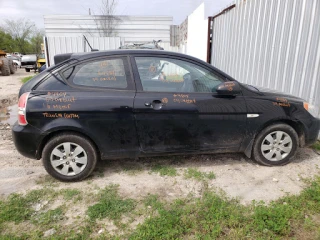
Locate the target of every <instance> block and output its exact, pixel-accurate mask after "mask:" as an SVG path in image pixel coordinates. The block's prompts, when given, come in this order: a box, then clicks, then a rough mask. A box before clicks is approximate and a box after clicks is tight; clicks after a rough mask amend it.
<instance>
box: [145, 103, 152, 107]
mask: <svg viewBox="0 0 320 240" xmlns="http://www.w3.org/2000/svg"><path fill="white" fill-rule="evenodd" d="M144 105H145V106H146V107H152V105H151V103H149V102H146V103H144Z"/></svg>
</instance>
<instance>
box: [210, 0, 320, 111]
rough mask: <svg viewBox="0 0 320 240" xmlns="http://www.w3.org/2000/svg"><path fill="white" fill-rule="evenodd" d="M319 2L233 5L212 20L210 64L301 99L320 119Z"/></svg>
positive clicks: (258, 0)
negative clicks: (306, 102) (309, 104)
mask: <svg viewBox="0 0 320 240" xmlns="http://www.w3.org/2000/svg"><path fill="white" fill-rule="evenodd" d="M319 26H320V1H319V0H268V1H265V0H236V5H235V7H233V8H230V7H229V8H228V9H227V10H226V11H223V12H222V13H221V14H219V15H217V16H216V17H215V18H214V20H213V32H212V34H213V35H212V53H211V63H212V64H213V65H214V66H216V67H218V68H219V69H221V70H223V71H225V72H227V73H228V74H230V75H231V76H233V77H234V78H235V79H237V80H239V81H240V82H244V83H249V84H253V85H257V86H262V87H267V88H271V89H275V90H279V91H283V92H286V93H289V94H293V95H295V96H298V97H301V98H303V99H305V100H306V101H308V102H309V103H311V104H312V105H313V106H314V108H313V109H312V111H313V112H314V113H315V114H316V115H318V116H319V117H320V70H319V69H320V27H319Z"/></svg>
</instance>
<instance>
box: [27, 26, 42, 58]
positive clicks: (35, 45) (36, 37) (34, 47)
mask: <svg viewBox="0 0 320 240" xmlns="http://www.w3.org/2000/svg"><path fill="white" fill-rule="evenodd" d="M43 36H44V31H43V30H39V29H38V30H35V31H34V33H33V36H32V37H31V40H30V47H31V52H32V53H36V54H40V53H41V44H42V43H43Z"/></svg>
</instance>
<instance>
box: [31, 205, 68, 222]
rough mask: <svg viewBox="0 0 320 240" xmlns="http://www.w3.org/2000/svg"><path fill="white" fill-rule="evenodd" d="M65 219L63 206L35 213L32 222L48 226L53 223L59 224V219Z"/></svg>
mask: <svg viewBox="0 0 320 240" xmlns="http://www.w3.org/2000/svg"><path fill="white" fill-rule="evenodd" d="M63 219H64V211H63V208H62V207H58V208H56V209H53V210H48V211H46V212H43V213H40V214H37V215H34V216H33V218H32V222H33V223H34V224H38V225H42V226H47V225H50V224H52V223H54V224H57V222H58V221H60V220H63Z"/></svg>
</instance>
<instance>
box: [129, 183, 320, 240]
mask: <svg viewBox="0 0 320 240" xmlns="http://www.w3.org/2000/svg"><path fill="white" fill-rule="evenodd" d="M154 203H157V200H156V198H155V197H154V196H150V197H149V200H148V202H147V204H150V205H152V204H154ZM158 209H159V210H158V214H156V215H153V216H152V217H150V218H147V219H146V220H145V222H144V223H143V224H141V225H139V226H138V227H137V229H136V230H135V231H134V232H133V233H132V234H131V236H130V237H129V239H178V238H179V239H181V238H182V239H184V238H187V239H188V238H191V239H217V238H220V239H292V238H293V239H301V236H308V239H317V238H318V237H319V236H320V235H319V223H318V225H317V226H318V227H314V226H315V222H314V220H313V218H312V217H308V216H317V214H319V212H320V177H318V178H317V179H316V180H315V181H313V182H312V184H311V185H310V186H309V187H308V188H306V189H305V190H304V191H303V192H302V193H301V194H300V195H299V196H287V197H284V198H282V199H279V200H277V201H274V202H271V203H270V204H269V205H266V204H264V203H263V202H259V203H255V202H254V203H252V204H251V205H249V206H243V205H241V204H239V202H238V201H236V200H233V199H231V200H230V199H226V198H224V197H221V196H220V195H217V194H215V193H213V192H210V191H206V192H205V193H204V195H203V196H202V198H199V199H190V200H186V199H185V200H177V201H175V202H174V203H166V204H165V205H163V206H161V208H158ZM306 219H308V220H306ZM301 232H303V235H301Z"/></svg>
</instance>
